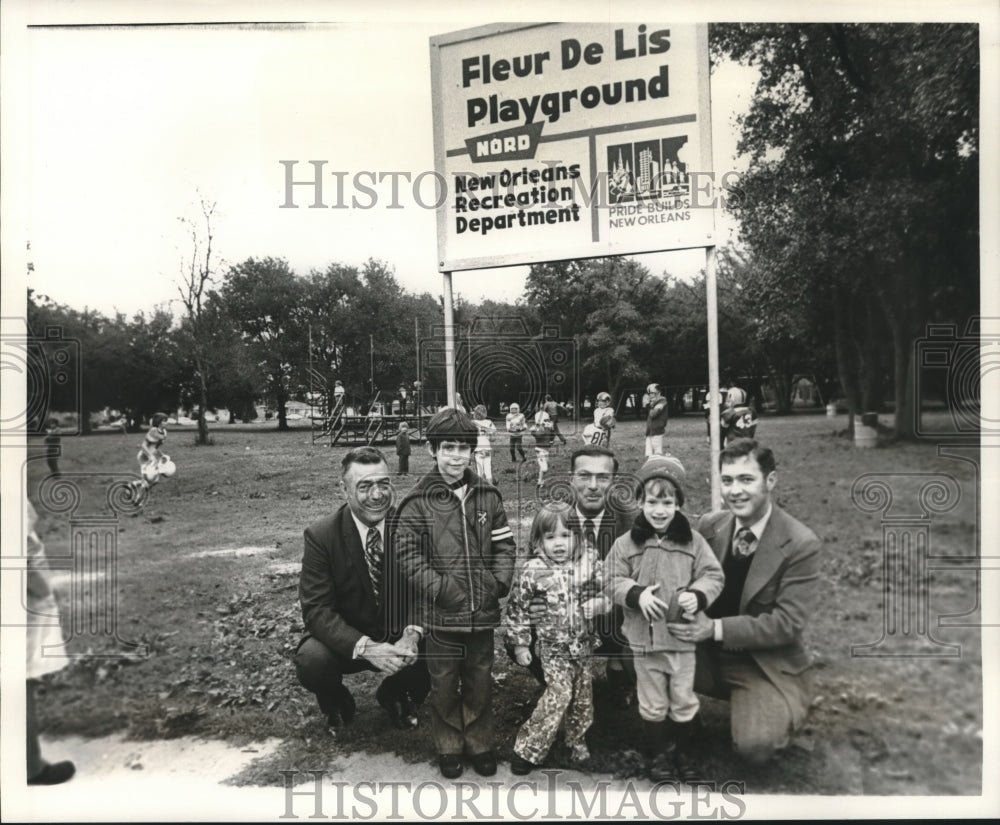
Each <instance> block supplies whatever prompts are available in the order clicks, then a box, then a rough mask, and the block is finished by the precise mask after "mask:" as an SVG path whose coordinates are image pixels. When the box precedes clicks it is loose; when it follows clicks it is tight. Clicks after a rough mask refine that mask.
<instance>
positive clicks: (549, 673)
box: [507, 502, 611, 776]
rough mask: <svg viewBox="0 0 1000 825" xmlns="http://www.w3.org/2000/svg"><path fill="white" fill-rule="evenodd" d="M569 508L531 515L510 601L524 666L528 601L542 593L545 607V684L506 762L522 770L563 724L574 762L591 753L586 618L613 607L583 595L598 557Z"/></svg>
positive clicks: (514, 639)
mask: <svg viewBox="0 0 1000 825" xmlns="http://www.w3.org/2000/svg"><path fill="white" fill-rule="evenodd" d="M572 513H573V510H572V508H571V507H570V506H569V505H568V504H565V503H563V502H552V503H549V504H546V505H545V506H544V507H542V509H541V510H539V511H538V513H537V514H536V515H535V519H534V521H533V522H532V525H531V534H530V546H531V552H532V554H533V555H532V558H530V559H529V560H528V561H527V562H526V563H525V565H524V567H523V568H522V569H521V574H520V576H519V577H518V580H517V583H516V585H515V586H514V588H513V590H512V591H511V598H510V601H508V603H507V615H508V618H509V620H510V626H509V628H508V631H507V633H508V637H509V639H510V641H511V643H512V644H513V646H514V658H515V660H516V661H517V663H518V664H519V665H522V666H524V667H527V666H528V665H529V664H531V647H530V646H531V642H532V632H531V631H532V622H531V618H530V610H529V608H530V605H531V602H532V600H533V599H537V598H538V597H539V596H541V597H542V598H543V599H544V600H545V603H546V609H547V612H546V616H545V618H544V620H543V621H541V622H537V621H536V622H535V624H534V629H535V633H536V635H537V641H536V648H535V649H536V650H537V653H538V657H539V659H540V660H541V663H542V670H543V672H544V673H545V684H546V687H545V692H544V693H543V694H542V696H541V698H540V699H539V700H538V704H537V705H536V706H535V710H534V712H533V713H532V714H531V717H530V718H529V719H528V720H527V721H526V722H525V723H524V724H523V725H522V726H521V730H520V731H518V734H517V739H516V741H515V742H514V757H513V759H511V763H510V768H511V771H512V772H513V773H515V774H517V775H519V776H523V775H525V774H527V773H529V772H530V771H531V770H532V769H533V768H534V767H536V766H538V765H540V764H541V763H542V762H543V761H544V760H545V757H546V755H547V754H548V752H549V749H550V748H551V747H552V743H553V742H554V741H555V738H556V734H557V733H558V731H559V728H560V725H562V726H563V728H564V732H565V741H566V745H567V747H569V749H570V751H571V753H572V756H573V760H574V761H578V762H579V761H584V760H586V759H588V758H589V756H590V753H589V751H588V750H587V743H586V741H585V739H584V736H585V734H586V733H587V730H588V729H589V728H590V726H591V724H592V723H593V721H594V693H593V684H592V679H593V675H592V672H591V668H590V655H591V653H592V652H593V649H594V646H595V642H596V636H595V634H594V633H593V628H592V627H591V626H590V624H589V620H590V619H592V618H593V617H594V616H596V615H599V614H601V613H606V612H607V611H608V610H610V609H611V602H610V601H609V600H608V599H607V597H605V596H604V595H597V596H593V597H591V598H587V597H586V595H585V594H586V593H588V592H591V593H592V592H594V590H595V589H596V590H597V591H598V592H599V591H600V588H601V573H602V568H601V560H600V555H599V554H598V552H597V550H596V549H595V548H593V547H587V546H585V544H584V543H583V542H578V541H577V540H576V537H575V535H574V533H573V531H572V530H571V529H570V525H569V520H570V517H571V514H572Z"/></svg>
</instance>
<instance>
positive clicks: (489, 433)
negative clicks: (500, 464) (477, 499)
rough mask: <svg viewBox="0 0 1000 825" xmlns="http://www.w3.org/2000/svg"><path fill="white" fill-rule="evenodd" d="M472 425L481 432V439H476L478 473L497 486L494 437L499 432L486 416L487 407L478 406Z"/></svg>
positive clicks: (473, 414) (474, 410) (474, 409)
mask: <svg viewBox="0 0 1000 825" xmlns="http://www.w3.org/2000/svg"><path fill="white" fill-rule="evenodd" d="M472 423H473V424H475V425H476V429H477V430H479V437H478V438H477V439H476V450H475V453H474V455H475V458H476V472H477V473H478V474H479V477H480V478H483V479H485V480H486V481H488V482H489V483H490V484H496V483H497V481H496V479H495V478H493V440H492V439H493V436H494V434H495V433H496V431H497V428H496V426H495V425H494V424H493V422H492V421H491V420H490V418H489V416H487V415H486V407H484V406H483V405H482V404H477V405H476V406H475V407H474V408H473V410H472Z"/></svg>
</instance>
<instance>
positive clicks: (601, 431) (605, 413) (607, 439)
mask: <svg viewBox="0 0 1000 825" xmlns="http://www.w3.org/2000/svg"><path fill="white" fill-rule="evenodd" d="M615 423H616V421H615V411H614V409H613V408H612V407H611V396H610V395H609V394H608V393H606V392H599V393H598V394H597V406H596V407H595V408H594V426H595V427H597V433H596V434H595V435H596V438H597V441H593V440H592V442H591V443H595V444H597V446H599V447H607V446H609V445H610V444H611V431H612V430H613V429H614V427H615Z"/></svg>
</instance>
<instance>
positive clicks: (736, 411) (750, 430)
mask: <svg viewBox="0 0 1000 825" xmlns="http://www.w3.org/2000/svg"><path fill="white" fill-rule="evenodd" d="M719 424H720V427H719V431H720V433H721V435H722V437H721V439H720V440H721V441H722V446H723V447H725V446H726V445H728V444H729V443H730V442H732V441H735V440H736V439H738V438H753V437H754V436H755V435H756V433H757V413H756V410H754V407H753V403H752V402H750V403H747V394H746V391H744V390H742V389H740V388H739V387H730V388H729V392H728V393H726V406H725V407H724V408H723V410H722V413H721V414H720V415H719Z"/></svg>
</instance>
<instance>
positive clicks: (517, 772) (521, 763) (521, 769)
mask: <svg viewBox="0 0 1000 825" xmlns="http://www.w3.org/2000/svg"><path fill="white" fill-rule="evenodd" d="M534 769H535V766H534V764H533V763H531V762H529V761H528V760H527V759H525V758H523V757H521V756H518V755H517V754H516V753H515V754H514V755H513V756H512V757H511V759H510V772H511V773H512V774H514V776H527V775H528V774H529V773H531V772H532V771H533V770H534Z"/></svg>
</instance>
